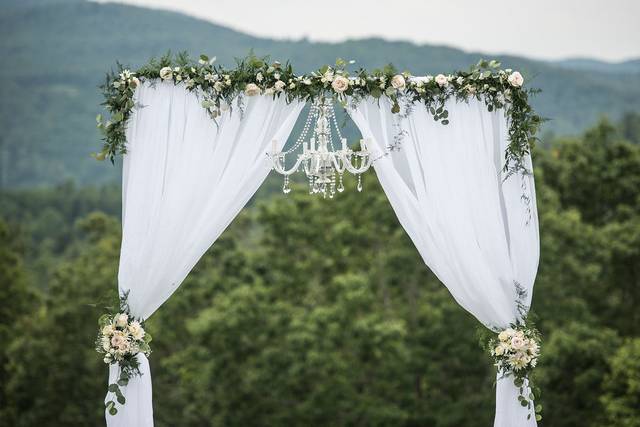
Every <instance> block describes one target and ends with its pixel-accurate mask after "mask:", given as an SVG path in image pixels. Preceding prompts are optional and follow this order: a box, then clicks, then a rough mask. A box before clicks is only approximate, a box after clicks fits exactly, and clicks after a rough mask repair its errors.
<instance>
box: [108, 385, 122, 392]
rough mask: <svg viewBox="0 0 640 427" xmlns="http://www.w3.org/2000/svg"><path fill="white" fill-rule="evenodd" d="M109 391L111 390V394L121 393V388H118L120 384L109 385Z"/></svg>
mask: <svg viewBox="0 0 640 427" xmlns="http://www.w3.org/2000/svg"><path fill="white" fill-rule="evenodd" d="M107 390H109V391H110V392H111V393H118V392H120V388H119V387H118V384H109V387H108V388H107Z"/></svg>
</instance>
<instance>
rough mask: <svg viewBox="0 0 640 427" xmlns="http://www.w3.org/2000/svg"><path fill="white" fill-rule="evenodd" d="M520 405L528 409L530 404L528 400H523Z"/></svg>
mask: <svg viewBox="0 0 640 427" xmlns="http://www.w3.org/2000/svg"><path fill="white" fill-rule="evenodd" d="M520 404H521V405H522V406H525V407H526V406H527V405H528V404H529V402H527V400H526V399H524V400H521V401H520Z"/></svg>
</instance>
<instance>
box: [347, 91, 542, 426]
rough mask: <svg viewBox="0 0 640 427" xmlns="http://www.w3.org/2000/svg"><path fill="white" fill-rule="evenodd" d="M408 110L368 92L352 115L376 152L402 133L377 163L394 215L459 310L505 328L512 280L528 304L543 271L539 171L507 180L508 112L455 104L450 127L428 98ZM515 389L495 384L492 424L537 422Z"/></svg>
mask: <svg viewBox="0 0 640 427" xmlns="http://www.w3.org/2000/svg"><path fill="white" fill-rule="evenodd" d="M412 109H413V111H412V112H411V113H410V114H409V115H408V116H407V117H406V118H402V116H401V115H398V114H393V113H391V105H390V104H389V101H388V100H387V99H386V98H381V99H379V100H376V99H372V98H368V99H365V100H363V101H361V102H359V103H357V104H356V105H355V107H351V108H349V114H350V116H351V118H352V119H353V121H354V122H355V124H356V125H357V127H358V128H359V130H360V132H361V133H362V136H363V138H369V139H370V140H371V141H372V143H373V145H374V147H375V148H376V150H377V151H379V152H384V151H386V147H387V146H389V145H392V144H393V141H394V137H395V136H396V135H398V134H399V132H404V136H403V141H402V145H401V148H400V150H399V151H392V152H391V153H389V154H388V155H386V156H384V157H382V158H380V159H379V160H377V161H376V162H375V163H374V168H375V171H376V174H377V175H378V178H379V180H380V183H381V185H382V188H383V189H384V191H385V193H386V194H387V196H388V198H389V201H390V203H391V205H392V207H393V209H394V211H395V213H396V215H397V217H398V220H399V221H400V223H401V225H402V226H403V227H404V229H405V230H406V231H407V233H408V234H409V236H410V237H411V239H412V241H413V243H414V244H415V246H416V248H417V249H418V251H419V253H420V255H421V256H422V258H423V259H424V261H425V263H426V264H427V265H428V266H429V268H430V269H431V270H432V271H433V272H434V274H435V275H436V276H437V277H438V278H439V279H440V281H441V282H442V283H443V284H444V285H445V286H446V287H447V288H448V289H449V291H450V292H451V294H452V295H453V297H454V298H455V300H456V301H457V302H458V303H459V304H460V305H461V306H462V307H463V308H465V309H466V310H467V311H469V312H470V313H472V314H473V315H474V316H475V317H476V318H477V319H478V320H479V321H480V322H482V323H483V324H484V325H485V326H487V327H490V328H504V327H507V326H508V325H509V324H510V323H512V322H514V321H515V320H517V319H518V316H519V313H518V305H517V304H516V283H517V284H518V286H520V287H521V288H522V289H524V290H525V291H526V297H525V298H524V301H522V302H523V303H524V304H525V305H527V306H528V305H529V304H530V302H531V296H532V290H533V283H534V280H535V276H536V272H537V268H538V259H539V235H538V217H537V209H536V201H535V189H534V182H533V175H532V174H516V175H513V176H511V177H509V178H508V179H505V178H506V175H505V173H504V171H503V166H504V153H505V149H506V147H507V145H508V133H507V131H508V129H507V122H506V119H505V116H504V112H503V111H500V110H498V111H494V112H489V111H488V110H487V107H486V106H485V105H484V103H483V102H481V101H478V100H475V99H473V100H470V101H469V102H468V103H466V102H457V101H456V100H450V101H448V102H447V104H446V109H447V110H448V111H449V117H450V123H449V124H448V125H442V124H441V123H439V122H436V121H434V120H433V117H432V115H431V114H430V113H429V112H428V111H427V109H426V107H425V106H424V105H423V104H421V103H416V104H414V105H413V107H412ZM526 163H527V166H529V169H530V168H531V162H530V159H529V158H527V159H526ZM517 395H518V389H517V388H516V387H515V385H514V384H513V381H512V378H511V377H508V378H501V379H499V380H498V383H497V389H496V417H495V421H494V426H495V427H519V426H527V427H531V426H535V425H536V421H535V416H533V415H532V416H531V417H530V418H529V419H528V418H527V415H528V414H529V412H528V411H527V409H526V408H523V407H522V406H521V405H520V403H519V402H518V400H517Z"/></svg>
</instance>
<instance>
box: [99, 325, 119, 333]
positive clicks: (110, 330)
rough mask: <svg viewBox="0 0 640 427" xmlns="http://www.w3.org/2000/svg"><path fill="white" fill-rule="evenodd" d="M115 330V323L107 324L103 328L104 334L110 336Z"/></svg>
mask: <svg viewBox="0 0 640 427" xmlns="http://www.w3.org/2000/svg"><path fill="white" fill-rule="evenodd" d="M115 330H116V328H114V327H113V325H106V326H105V327H104V328H102V335H106V336H109V335H111V334H113V333H114V332H115Z"/></svg>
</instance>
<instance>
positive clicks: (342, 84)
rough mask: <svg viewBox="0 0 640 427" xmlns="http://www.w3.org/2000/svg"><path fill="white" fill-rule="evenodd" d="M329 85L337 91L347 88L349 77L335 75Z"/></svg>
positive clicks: (340, 91)
mask: <svg viewBox="0 0 640 427" xmlns="http://www.w3.org/2000/svg"><path fill="white" fill-rule="evenodd" d="M331 87H332V88H333V90H335V91H336V92H338V93H342V92H344V91H345V90H347V89H349V79H347V78H346V77H343V76H336V77H335V78H334V79H333V82H332V83H331Z"/></svg>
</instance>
